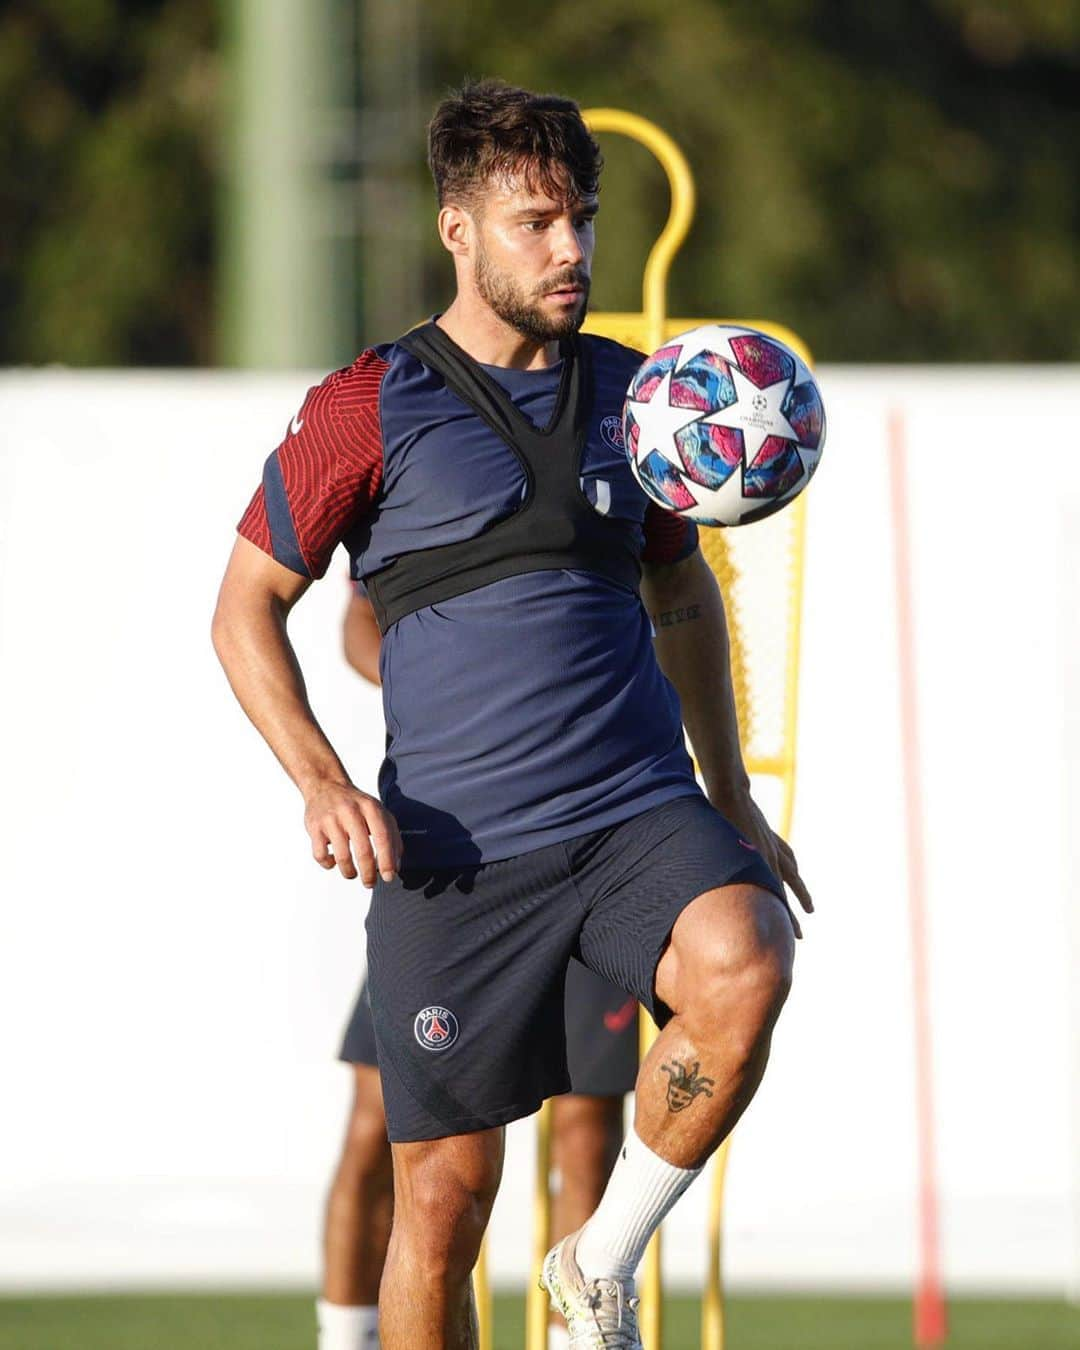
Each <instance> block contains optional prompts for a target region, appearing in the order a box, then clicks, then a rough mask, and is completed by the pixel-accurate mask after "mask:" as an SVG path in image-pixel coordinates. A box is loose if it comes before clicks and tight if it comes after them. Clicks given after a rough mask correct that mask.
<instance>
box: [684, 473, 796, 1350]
mask: <svg viewBox="0 0 1080 1350" xmlns="http://www.w3.org/2000/svg"><path fill="white" fill-rule="evenodd" d="M787 509H788V510H789V511H791V512H792V513H793V514H792V542H791V557H792V574H791V578H790V586H789V589H788V612H787V633H786V635H785V636H786V645H785V654H786V657H787V666H786V669H785V671H784V739H783V750H782V753H781V756H780V758H779V760H778V761H776V760H772V759H770V760H769V761H767V762H765V761H757V762H751V765H750V767H751V769H752V770H753V771H754V772H757V773H772V774H776V775H778V776H779V777H780V778H781V780H782V782H783V798H782V802H781V807H780V834H781V836H782V837H783V838H784V839H790V838H791V826H792V822H793V820H794V817H795V765H796V755H795V740H796V736H797V734H798V723H799V658H800V655H801V651H800V648H801V643H802V601H803V578H804V571H805V569H804V561H803V555H804V553H805V551H806V498H805V497H800V498H799V499H798V500H797V501H795V502H793V503H792V504H791V506H789V507H788V508H787ZM730 1151H731V1137H730V1135H729V1136H728V1138H727V1139H725V1140H724V1142H723V1144H721V1146H720V1148H719V1149H718V1150H717V1153H716V1157H715V1159H714V1162H713V1172H712V1182H711V1190H710V1194H709V1212H708V1220H707V1233H706V1239H707V1245H708V1252H709V1264H708V1267H707V1269H706V1272H705V1291H704V1294H703V1296H702V1300H701V1350H725V1336H726V1328H725V1322H724V1272H723V1224H724V1188H725V1184H726V1181H727V1167H728V1157H729V1154H730Z"/></svg>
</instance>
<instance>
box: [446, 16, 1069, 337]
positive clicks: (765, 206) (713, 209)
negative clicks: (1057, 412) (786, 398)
mask: <svg viewBox="0 0 1080 1350" xmlns="http://www.w3.org/2000/svg"><path fill="white" fill-rule="evenodd" d="M510 13H511V14H512V18H508V11H507V9H506V7H505V5H503V4H501V3H497V0H473V3H471V4H470V5H468V6H466V7H461V6H454V7H453V9H452V10H450V9H447V8H445V7H443V6H441V5H439V4H438V3H436V0H430V2H429V4H428V15H429V34H428V44H429V52H430V59H431V61H432V63H433V73H434V74H436V75H437V76H438V78H439V80H441V81H444V82H450V83H454V82H457V81H458V80H460V78H461V77H462V76H463V75H465V74H474V75H479V74H499V75H501V76H502V77H503V78H505V79H508V80H511V81H515V82H521V83H525V84H530V85H533V86H536V87H542V88H550V89H555V90H559V91H561V92H565V93H569V94H571V95H573V96H574V97H575V98H577V99H578V100H579V101H580V102H582V103H583V104H585V105H587V104H613V105H615V106H621V107H627V108H631V109H633V110H634V111H636V112H640V113H643V114H644V115H645V116H647V117H652V118H653V119H654V120H655V121H657V122H659V123H660V124H661V125H662V126H663V127H665V128H666V130H668V131H669V132H670V133H671V134H672V135H673V136H675V138H676V140H678V141H679V143H680V144H681V145H682V147H683V149H684V150H685V151H686V153H687V155H688V157H689V159H690V162H691V165H692V166H693V169H694V171H695V175H696V177H697V180H698V186H699V193H700V205H699V208H698V215H697V222H696V225H695V227H694V229H693V231H692V233H691V237H690V239H689V240H688V241H687V244H686V246H685V248H684V250H683V252H682V254H681V255H680V257H679V259H678V260H677V262H676V266H675V270H674V274H673V277H672V286H671V291H672V298H671V307H672V312H673V313H676V314H686V315H697V314H740V315H761V316H768V317H770V318H773V319H777V320H781V321H783V322H786V323H789V324H790V325H791V326H792V327H793V328H795V329H796V330H797V331H798V332H800V333H801V334H802V335H803V336H804V337H805V338H806V339H807V341H808V342H809V343H810V345H811V347H812V348H813V349H814V351H815V353H816V354H817V356H818V358H819V359H821V360H833V361H841V360H846V361H890V360H1061V359H1069V358H1071V359H1077V358H1080V249H1078V234H1080V3H1078V0H874V3H873V4H866V3H865V0H831V3H829V4H824V5H823V4H821V3H820V2H819V0H725V3H718V2H717V0H681V3H680V4H678V5H671V6H669V7H666V8H665V9H663V10H660V11H658V10H657V7H656V5H655V4H654V3H652V0H590V3H589V4H581V3H579V2H578V0H542V2H541V0H518V3H517V4H516V5H515V6H514V7H513V10H512V11H510ZM605 151H608V160H609V172H608V174H607V176H606V182H605V187H604V198H603V206H602V209H601V214H600V218H599V223H598V227H599V230H600V239H601V249H600V253H599V254H598V265H597V287H596V297H595V299H596V303H597V304H598V305H599V306H601V307H603V308H623V307H629V306H631V305H633V306H634V307H636V306H637V298H638V297H637V292H636V290H635V287H636V285H637V281H638V277H639V276H640V263H641V261H642V260H643V259H644V254H645V250H646V248H647V246H648V241H649V239H650V238H651V237H652V236H653V235H654V234H655V232H656V228H657V227H658V225H659V222H660V220H661V219H662V217H663V213H664V210H665V209H666V199H667V193H666V188H665V187H664V185H663V180H662V179H661V178H659V176H658V175H656V174H652V175H650V174H645V175H644V176H643V177H642V179H641V180H640V185H638V184H636V183H635V184H633V185H631V183H630V181H629V177H628V176H626V177H624V173H626V174H627V175H628V170H629V161H628V160H627V159H626V152H625V150H624V149H623V148H622V147H620V146H618V145H617V144H616V141H615V140H614V139H611V140H610V145H609V144H605ZM624 164H626V166H627V168H626V170H624Z"/></svg>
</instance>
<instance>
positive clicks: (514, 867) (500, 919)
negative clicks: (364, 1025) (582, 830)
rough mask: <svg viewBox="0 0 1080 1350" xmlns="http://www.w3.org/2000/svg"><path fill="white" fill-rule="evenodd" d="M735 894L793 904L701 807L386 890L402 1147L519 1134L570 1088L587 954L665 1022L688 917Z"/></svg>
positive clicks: (389, 1015) (412, 876) (395, 1115)
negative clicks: (672, 959) (668, 950)
mask: <svg viewBox="0 0 1080 1350" xmlns="http://www.w3.org/2000/svg"><path fill="white" fill-rule="evenodd" d="M734 883H742V884H749V885H756V886H760V887H763V888H764V889H766V890H770V891H773V892H774V893H775V894H776V895H778V896H780V897H781V899H782V898H783V887H782V886H781V884H780V882H779V881H777V879H776V878H775V877H774V876H773V874H772V872H771V871H770V870H769V868H768V867H767V866H766V864H765V862H764V860H763V859H762V857H761V855H760V854H759V853H758V852H757V851H756V850H755V849H753V848H751V847H750V845H748V844H747V843H745V841H743V840H741V839H740V838H739V836H738V834H737V832H736V831H735V829H734V828H733V827H732V826H731V825H729V824H728V822H727V821H726V820H725V819H724V818H723V816H721V815H720V814H719V813H718V812H717V811H715V810H714V809H713V808H712V807H711V806H710V805H709V803H708V802H707V801H706V800H705V798H704V797H702V796H700V795H695V796H688V797H680V798H678V799H676V800H674V801H670V802H665V803H664V804H663V805H662V806H657V807H654V808H652V809H651V810H648V811H645V812H643V813H642V814H641V815H639V816H635V817H633V818H631V819H629V820H625V821H622V822H620V823H619V824H618V825H613V826H610V827H608V828H607V829H603V830H596V831H594V832H592V833H591V834H586V835H582V836H581V837H580V838H578V839H569V840H565V841H563V842H560V843H556V844H550V845H548V846H547V847H545V848H541V849H536V850H535V851H534V852H531V853H526V854H523V855H521V856H520V857H516V858H506V859H501V860H499V861H496V862H490V863H485V864H481V865H474V866H469V867H460V868H454V869H438V870H432V869H430V868H428V869H416V870H410V869H408V868H406V869H405V870H404V871H403V872H402V873H401V875H400V876H398V877H396V878H395V879H394V880H393V881H391V882H384V881H382V880H381V879H380V880H379V881H377V882H376V885H375V891H374V894H373V896H372V902H371V908H370V910H369V912H368V919H367V934H368V981H369V985H370V991H371V1010H372V1019H373V1022H374V1027H375V1040H376V1043H377V1047H378V1062H379V1072H380V1075H381V1078H382V1087H383V1099H384V1102H385V1104H386V1119H387V1127H388V1131H389V1135H390V1138H391V1140H393V1141H395V1142H404V1141H410V1140H419V1139H440V1138H443V1137H445V1136H447V1135H455V1134H468V1133H470V1132H471V1131H474V1130H483V1129H487V1128H489V1127H491V1126H494V1125H503V1124H506V1123H507V1122H508V1121H511V1120H517V1119H518V1118H520V1117H521V1116H527V1115H531V1114H532V1112H533V1111H536V1110H537V1109H538V1108H539V1107H540V1105H541V1103H542V1102H543V1101H544V1100H545V1098H547V1097H553V1096H556V1095H557V1094H558V1093H561V1092H568V1091H569V1090H570V1087H571V1082H570V1076H569V1072H568V1068H567V1048H566V1030H565V1023H564V1016H563V1003H564V986H565V981H566V971H567V965H568V963H569V961H570V958H571V957H576V958H577V959H578V960H579V961H581V962H582V963H583V964H584V965H585V966H587V967H588V968H589V969H590V970H592V971H593V972H594V973H596V974H597V975H601V976H603V977H604V978H605V979H606V980H609V981H610V982H611V983H612V984H614V985H615V986H616V987H617V988H619V989H621V990H622V991H623V992H624V993H625V994H626V996H627V997H633V998H635V999H637V1000H638V1002H640V1003H643V1004H644V1005H645V1007H646V1008H647V1009H648V1010H649V1011H650V1012H651V1013H652V1014H653V1016H654V1017H655V1018H656V1020H657V1021H658V1022H659V1023H660V1024H661V1025H663V1024H664V1023H665V1022H666V1021H667V1020H668V1018H669V1017H670V1016H671V1012H670V1009H668V1008H667V1007H666V1006H665V1005H663V1004H662V1003H659V1002H658V1000H657V998H656V993H655V990H654V987H653V982H654V978H655V973H656V967H657V965H658V963H659V961H660V957H661V956H662V955H663V952H664V949H665V947H666V946H667V942H668V939H669V937H670V935H671V930H672V928H673V927H674V926H675V920H676V919H677V918H678V917H679V915H680V913H681V912H682V911H683V910H684V909H685V908H686V906H687V905H688V904H690V902H691V901H692V900H694V899H696V898H697V896H699V895H701V894H703V893H704V892H705V891H709V890H712V889H714V888H715V887H717V886H725V885H730V884H734Z"/></svg>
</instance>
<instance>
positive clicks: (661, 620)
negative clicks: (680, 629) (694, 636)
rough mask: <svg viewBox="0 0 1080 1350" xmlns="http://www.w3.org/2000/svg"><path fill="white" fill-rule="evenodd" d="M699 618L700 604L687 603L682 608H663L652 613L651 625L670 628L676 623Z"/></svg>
mask: <svg viewBox="0 0 1080 1350" xmlns="http://www.w3.org/2000/svg"><path fill="white" fill-rule="evenodd" d="M700 618H701V606H700V605H687V606H686V607H685V608H684V609H664V610H661V611H660V613H659V614H654V615H653V626H654V627H656V628H671V627H672V625H674V624H677V623H689V622H690V621H691V620H692V619H700Z"/></svg>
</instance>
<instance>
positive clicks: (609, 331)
mask: <svg viewBox="0 0 1080 1350" xmlns="http://www.w3.org/2000/svg"><path fill="white" fill-rule="evenodd" d="M584 117H585V120H586V122H587V123H588V125H589V128H590V129H591V130H592V131H594V132H596V133H598V134H602V133H604V132H613V133H615V134H617V135H622V136H628V137H630V139H631V140H634V141H637V142H639V143H640V144H641V145H644V146H645V147H646V148H647V149H649V150H651V151H652V153H653V154H654V155H655V156H656V158H657V159H658V160H659V161H660V163H661V165H662V166H663V168H664V171H665V173H666V174H667V178H668V183H669V185H670V188H671V210H670V213H669V215H668V219H667V223H666V224H665V226H664V228H663V230H662V231H661V232H660V235H659V237H658V238H657V239H656V241H655V243H654V244H653V246H652V250H651V251H650V253H649V257H648V260H647V261H646V263H645V272H644V277H643V284H642V308H641V311H640V312H638V313H614V312H607V313H604V312H600V313H593V314H590V315H589V317H588V319H587V320H586V323H585V331H586V332H590V333H597V334H599V335H600V336H602V337H609V338H613V339H615V340H616V341H618V342H623V343H626V344H627V345H628V346H631V347H638V348H640V349H641V350H642V351H646V352H652V351H655V350H656V349H657V348H658V347H660V346H662V344H663V342H664V340H665V339H666V338H669V337H672V336H674V335H675V334H676V333H681V332H684V331H685V330H686V329H688V328H696V327H698V326H699V325H701V324H706V323H737V324H743V325H745V326H746V327H748V328H757V329H759V330H761V331H763V332H767V333H771V334H772V335H773V336H774V337H777V338H779V339H780V340H781V341H783V342H785V343H786V344H787V345H788V346H789V347H791V348H792V349H793V350H794V351H796V352H798V353H799V355H800V356H801V357H802V358H803V359H804V360H805V361H806V362H807V363H808V364H809V363H810V353H809V351H808V350H807V348H806V345H805V344H804V343H803V342H802V341H801V340H800V339H799V338H798V337H797V336H796V334H794V333H793V332H791V330H790V329H788V328H784V327H783V326H782V325H780V324H775V323H771V322H768V321H765V320H761V319H730V318H729V319H675V318H669V317H668V313H667V277H668V272H669V270H670V268H671V263H672V259H673V258H674V256H675V254H676V253H677V252H678V249H679V247H680V245H681V244H682V242H683V240H684V239H685V238H686V234H687V231H688V230H689V228H690V223H691V221H692V220H693V216H694V205H695V196H696V194H695V190H694V179H693V175H692V174H691V172H690V166H689V164H688V163H687V161H686V157H685V156H684V155H683V153H682V151H681V150H680V149H679V147H678V146H677V145H676V144H675V142H674V141H673V140H672V139H671V137H670V136H669V135H668V134H667V133H666V132H664V131H662V130H661V129H660V128H659V127H658V126H656V125H655V124H654V123H652V122H649V121H648V120H646V119H645V118H644V117H639V116H637V114H635V113H630V112H624V111H622V110H620V109H618V108H591V109H589V110H588V111H587V112H585V114H584ZM787 509H788V510H789V511H791V512H792V513H794V515H795V521H794V528H795V539H794V544H793V549H792V552H793V568H792V586H793V595H792V596H791V602H790V604H789V607H788V619H787V629H788V631H787V634H786V657H787V670H786V675H785V693H784V731H783V741H782V747H781V750H780V753H779V754H777V755H771V756H769V757H768V758H764V759H754V758H753V757H751V758H749V759H748V761H747V767H748V769H749V770H750V772H751V773H754V774H769V775H772V776H774V777H776V778H778V779H780V781H781V783H782V790H783V797H782V806H781V811H780V820H779V822H778V824H779V829H780V833H781V834H782V835H783V836H784V837H785V838H787V837H788V835H789V834H790V832H791V819H792V814H793V811H794V804H795V733H796V715H797V694H798V680H799V644H800V620H801V613H802V584H803V566H802V559H803V544H804V537H805V534H804V532H805V518H806V498H805V496H800V497H799V498H798V499H797V500H796V501H795V502H794V503H793V504H792V505H791V506H790V507H788V508H787ZM711 534H712V537H713V540H714V541H715V542H714V546H713V548H712V549H710V550H708V552H709V553H711V554H712V555H714V556H710V558H709V561H710V564H711V565H712V566H713V568H714V570H715V571H717V572H719V573H720V574H721V575H722V573H723V560H722V552H723V531H720V530H717V531H712V532H711ZM717 554H719V555H720V556H719V558H718V557H717V556H716V555H717ZM718 561H719V563H720V565H719V566H718ZM731 639H732V646H733V648H734V647H735V646H736V644H737V642H738V634H737V632H736V631H735V630H734V626H733V631H732V634H731ZM741 714H742V709H740V720H742V717H741ZM743 724H744V725H747V723H745V722H744V723H743ZM656 1035H657V1030H656V1026H655V1025H654V1023H653V1021H652V1019H651V1018H650V1017H648V1016H647V1014H645V1013H644V1011H643V1012H642V1016H641V1053H642V1055H644V1054H646V1053H647V1052H648V1049H649V1047H650V1046H651V1045H652V1042H653V1041H654V1040H655V1038H656ZM729 1142H730V1141H728V1140H726V1141H725V1142H724V1144H723V1146H722V1147H721V1148H720V1150H719V1152H718V1154H717V1157H716V1161H715V1163H714V1165H713V1173H712V1190H711V1193H710V1200H709V1217H708V1247H709V1264H708V1272H707V1276H706V1282H705V1291H704V1297H703V1299H702V1309H701V1346H702V1350H724V1292H723V1283H722V1273H721V1235H722V1218H723V1203H724V1178H725V1174H726V1171H727V1157H728V1145H729ZM550 1173H551V1104H550V1102H549V1103H547V1104H546V1105H545V1106H544V1108H543V1109H542V1110H541V1112H540V1114H539V1116H538V1119H537V1150H536V1179H535V1198H534V1208H533V1271H532V1278H531V1279H530V1281H529V1287H528V1291H527V1296H526V1297H527V1304H526V1336H525V1345H526V1350H546V1346H547V1324H548V1299H547V1294H546V1293H545V1292H544V1291H542V1290H541V1289H540V1288H539V1287H538V1285H537V1279H538V1276H539V1272H540V1267H541V1264H542V1262H543V1259H544V1255H545V1253H546V1252H547V1250H548V1246H549V1245H550V1244H549V1239H550V1227H551V1224H550V1219H551V1195H550V1187H549V1177H550ZM660 1241H661V1237H660V1233H657V1234H656V1236H655V1237H654V1238H653V1240H652V1242H651V1243H650V1244H649V1248H648V1251H647V1252H646V1254H645V1262H644V1268H643V1272H642V1279H641V1333H642V1342H643V1344H644V1347H645V1350H662V1342H663V1331H662V1326H661V1307H662V1298H661V1279H660ZM478 1273H479V1272H478ZM481 1289H482V1290H483V1291H484V1298H483V1299H482V1301H481V1308H482V1310H483V1311H487V1315H486V1316H483V1315H482V1317H481V1327H482V1334H481V1342H480V1344H481V1350H490V1346H491V1340H490V1329H489V1328H490V1311H488V1310H487V1309H485V1308H484V1304H485V1302H487V1294H486V1290H487V1281H486V1276H484V1277H482V1279H480V1280H478V1293H480V1291H481ZM489 1307H490V1304H488V1308H489ZM485 1322H486V1323H487V1327H488V1330H487V1339H486V1340H485V1338H484V1334H483V1331H484V1323H485Z"/></svg>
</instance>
